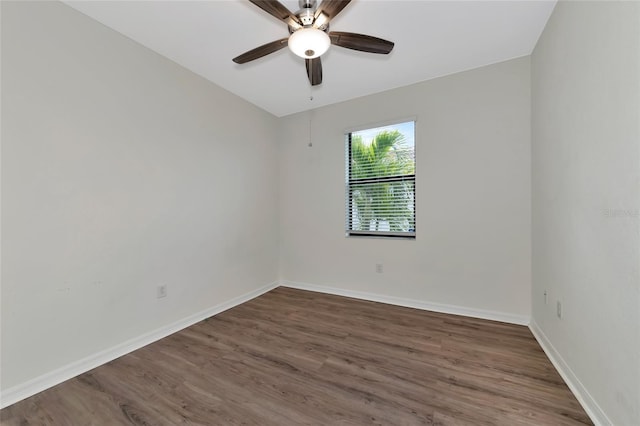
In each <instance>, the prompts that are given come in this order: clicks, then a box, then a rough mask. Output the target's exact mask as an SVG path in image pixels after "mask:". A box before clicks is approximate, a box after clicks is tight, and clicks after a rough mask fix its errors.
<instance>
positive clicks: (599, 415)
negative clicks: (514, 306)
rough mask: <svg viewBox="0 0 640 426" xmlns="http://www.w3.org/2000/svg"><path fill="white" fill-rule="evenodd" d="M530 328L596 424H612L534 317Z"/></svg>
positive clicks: (609, 425) (598, 425) (602, 425)
mask: <svg viewBox="0 0 640 426" xmlns="http://www.w3.org/2000/svg"><path fill="white" fill-rule="evenodd" d="M529 329H530V330H531V333H533V336H534V337H535V338H536V340H537V341H538V343H539V344H540V346H541V347H542V350H543V351H544V353H545V354H547V358H549V360H551V363H552V364H553V366H554V367H555V368H556V370H557V371H558V373H559V374H560V376H561V377H562V379H563V380H564V381H565V383H566V384H567V386H568V387H569V389H571V392H573V394H574V395H575V397H576V399H577V400H578V402H579V403H580V405H582V408H584V411H586V412H587V415H588V416H589V417H590V418H591V421H592V422H593V423H594V424H595V425H596V426H611V425H613V423H612V422H611V420H609V418H608V417H607V415H606V414H605V413H604V411H602V409H601V408H600V406H599V405H598V403H597V402H596V401H595V400H594V399H593V397H592V396H591V394H590V393H589V391H587V389H586V388H585V387H584V385H583V384H582V382H580V379H578V377H577V376H576V375H575V374H574V372H573V371H572V370H571V368H570V367H569V365H568V364H567V363H566V362H565V360H564V359H563V358H562V356H561V355H560V353H559V352H558V351H557V350H556V348H555V347H554V346H553V345H552V344H551V341H550V340H549V339H548V338H547V336H546V335H545V334H544V332H543V331H542V329H541V328H540V327H538V324H536V322H535V321H534V320H533V319H532V320H531V323H530V324H529Z"/></svg>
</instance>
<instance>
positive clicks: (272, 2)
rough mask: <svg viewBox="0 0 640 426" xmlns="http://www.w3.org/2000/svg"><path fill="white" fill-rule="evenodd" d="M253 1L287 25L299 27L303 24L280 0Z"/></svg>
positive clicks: (252, 0) (252, 1) (251, 0)
mask: <svg viewBox="0 0 640 426" xmlns="http://www.w3.org/2000/svg"><path fill="white" fill-rule="evenodd" d="M249 1H250V2H251V3H253V4H255V5H256V6H258V7H259V8H260V9H262V10H264V11H265V12H267V13H268V14H269V15H271V16H274V17H276V18H278V19H279V20H281V21H283V22H284V23H285V24H287V25H291V26H292V27H295V28H298V27H301V26H302V23H301V22H300V19H298V17H297V16H296V15H294V14H293V13H291V12H290V11H289V9H287V8H286V7H285V6H284V5H283V4H282V3H280V2H279V1H278V0H249Z"/></svg>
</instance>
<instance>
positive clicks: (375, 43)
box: [329, 31, 394, 54]
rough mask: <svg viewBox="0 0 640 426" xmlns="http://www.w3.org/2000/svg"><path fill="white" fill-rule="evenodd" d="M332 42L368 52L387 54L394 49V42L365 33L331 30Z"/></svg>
mask: <svg viewBox="0 0 640 426" xmlns="http://www.w3.org/2000/svg"><path fill="white" fill-rule="evenodd" d="M329 37H330V38H331V44H335V45H336V46H340V47H346V48H347V49H353V50H359V51H361V52H368V53H382V54H387V53H389V52H391V50H392V49H393V46H394V44H393V42H391V41H388V40H383V39H381V38H378V37H372V36H369V35H364V34H356V33H345V32H341V31H331V32H330V33H329Z"/></svg>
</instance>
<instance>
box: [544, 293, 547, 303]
mask: <svg viewBox="0 0 640 426" xmlns="http://www.w3.org/2000/svg"><path fill="white" fill-rule="evenodd" d="M544 304H545V305H546V304H547V290H545V291H544Z"/></svg>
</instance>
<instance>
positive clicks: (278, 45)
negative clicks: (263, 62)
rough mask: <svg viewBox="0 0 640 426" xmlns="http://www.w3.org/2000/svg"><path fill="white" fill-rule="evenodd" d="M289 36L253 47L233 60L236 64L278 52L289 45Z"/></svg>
mask: <svg viewBox="0 0 640 426" xmlns="http://www.w3.org/2000/svg"><path fill="white" fill-rule="evenodd" d="M288 41H289V39H288V38H281V39H280V40H276V41H272V42H271V43H267V44H263V45H262V46H260V47H256V48H255V49H251V50H249V51H248V52H245V53H243V54H242V55H240V56H237V57H235V58H233V62H235V63H236V64H244V63H246V62H249V61H253V60H254V59H258V58H262V57H263V56H266V55H268V54H269V53H273V52H277V51H278V50H280V49H282V48H284V47H286V46H287V42H288Z"/></svg>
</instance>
